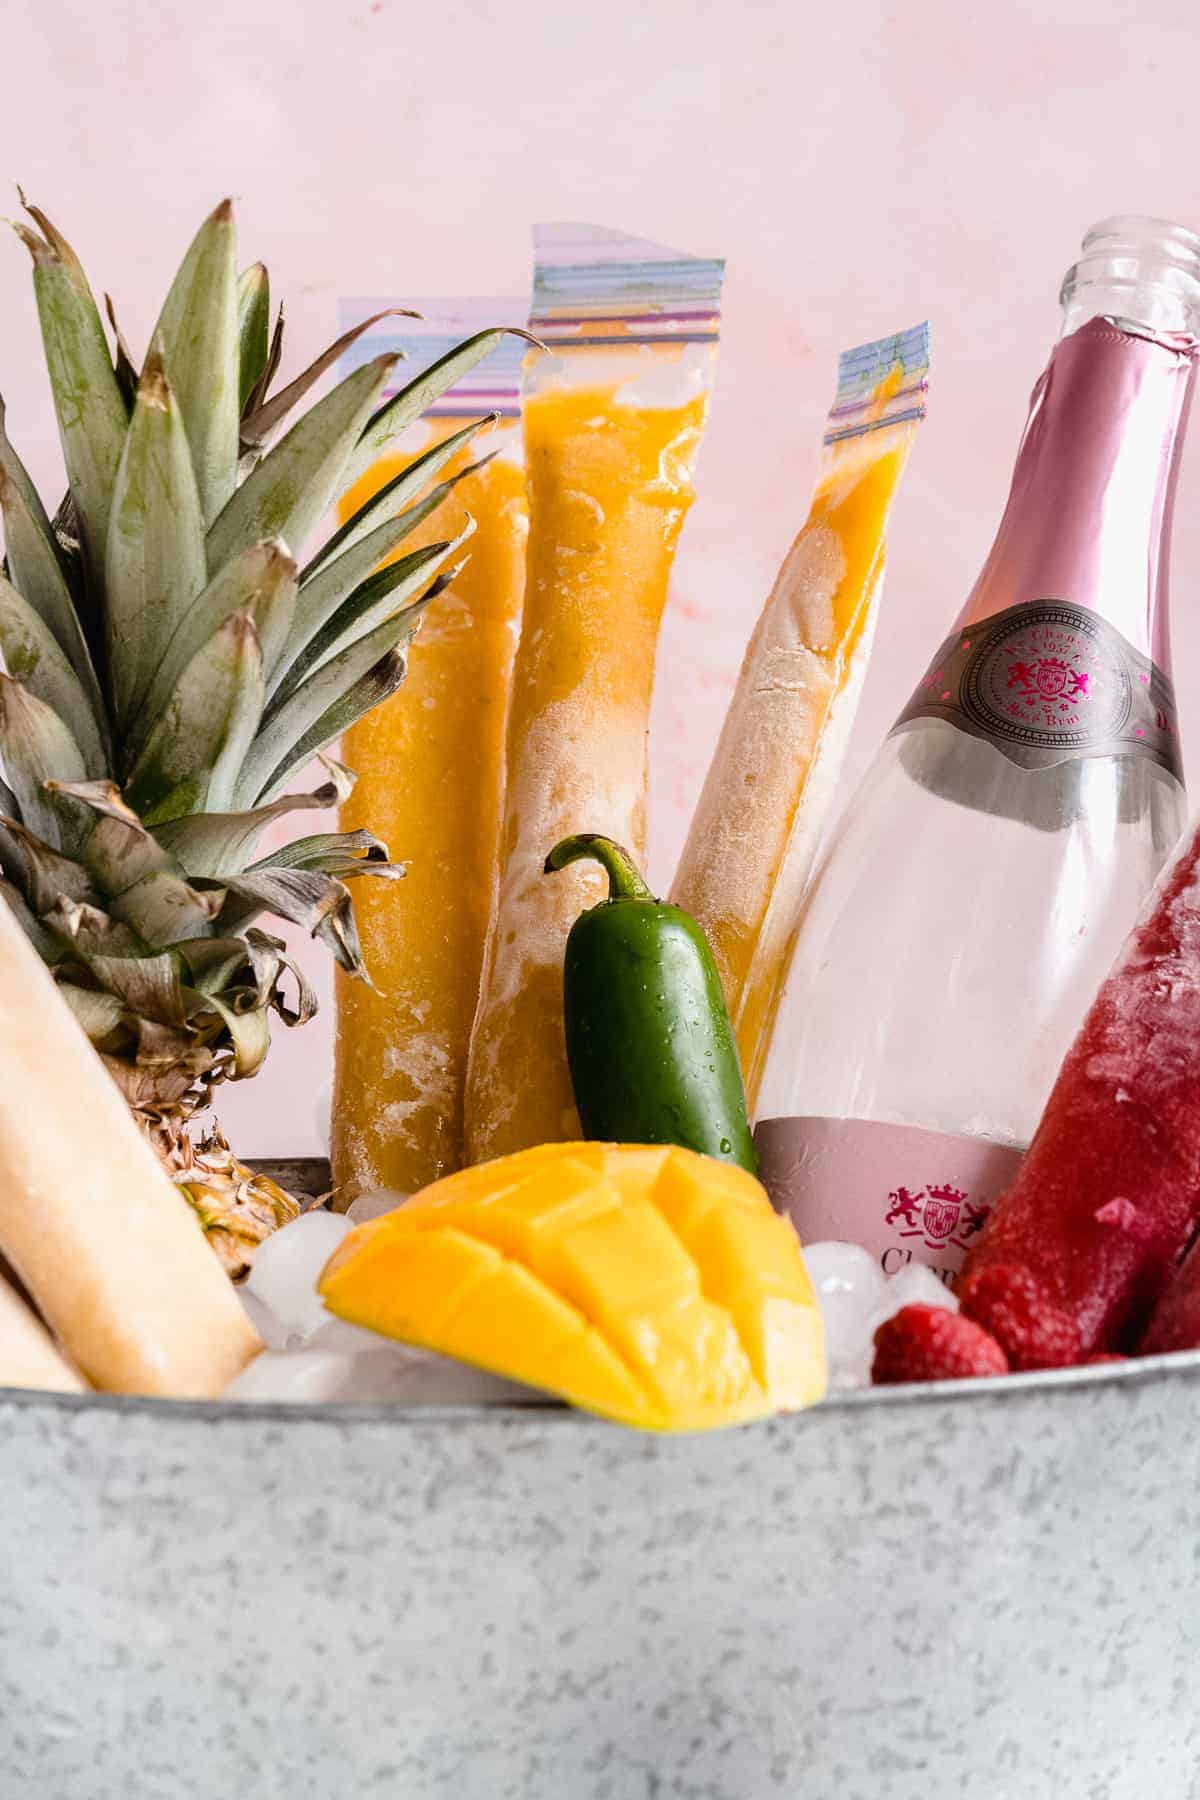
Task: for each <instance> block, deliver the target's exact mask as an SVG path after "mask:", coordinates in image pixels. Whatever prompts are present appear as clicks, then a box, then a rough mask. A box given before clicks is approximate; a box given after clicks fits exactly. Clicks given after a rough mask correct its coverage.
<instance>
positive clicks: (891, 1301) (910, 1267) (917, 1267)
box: [877, 1262, 958, 1325]
mask: <svg viewBox="0 0 1200 1800" xmlns="http://www.w3.org/2000/svg"><path fill="white" fill-rule="evenodd" d="M883 1305H884V1306H885V1307H886V1311H884V1312H881V1314H880V1317H879V1319H878V1321H877V1322H878V1324H880V1325H882V1323H883V1321H884V1319H890V1318H891V1317H892V1314H893V1313H898V1312H899V1311H900V1308H901V1307H902V1306H944V1307H946V1308H948V1310H949V1311H950V1312H957V1311H958V1301H957V1300H956V1299H955V1297H954V1295H953V1293H952V1292H951V1290H950V1289H949V1288H948V1287H947V1286H946V1283H945V1282H944V1281H943V1280H942V1279H941V1277H940V1276H939V1275H938V1274H937V1273H936V1272H935V1271H934V1270H933V1269H931V1268H929V1266H928V1265H927V1264H926V1263H920V1262H910V1263H905V1265H904V1267H903V1268H902V1269H897V1271H896V1273H895V1274H894V1275H893V1276H892V1278H891V1280H890V1281H889V1282H888V1284H887V1287H886V1289H885V1290H884V1300H883Z"/></svg>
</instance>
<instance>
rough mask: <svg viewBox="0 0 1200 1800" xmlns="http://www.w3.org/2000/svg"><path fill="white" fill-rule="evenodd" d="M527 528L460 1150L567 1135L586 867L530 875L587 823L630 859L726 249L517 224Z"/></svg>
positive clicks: (642, 809)
mask: <svg viewBox="0 0 1200 1800" xmlns="http://www.w3.org/2000/svg"><path fill="white" fill-rule="evenodd" d="M534 243H535V249H536V257H535V265H534V299H533V310H532V313H531V315H530V320H529V323H530V328H531V329H532V331H533V332H534V334H535V335H536V337H537V338H538V339H540V340H541V341H542V342H543V343H545V344H546V345H548V346H549V348H550V350H551V352H552V354H551V355H549V356H535V357H531V358H529V359H527V362H526V371H525V384H524V389H523V399H522V412H523V417H524V426H525V469H526V489H527V494H528V500H529V541H528V547H527V551H526V559H525V596H524V607H523V614H522V624H521V638H520V643H519V645H518V648H517V655H516V661H515V663H514V666H513V675H512V687H511V696H510V704H509V712H508V726H507V732H506V739H505V800H504V812H503V819H502V824H501V832H500V855H499V878H498V884H497V891H496V898H495V903H494V905H493V909H492V916H491V923H490V929H489V933H488V944H487V953H486V957H485V962H484V970H483V977H482V980H481V983H480V993H479V1008H478V1011H477V1013H476V1015H475V1024H474V1028H473V1031H472V1035H471V1052H470V1059H469V1062H468V1066H467V1088H466V1106H465V1119H466V1152H467V1161H468V1162H470V1163H477V1162H483V1161H486V1160H487V1159H489V1158H491V1157H497V1156H503V1155H506V1154H508V1153H510V1152H513V1151H517V1150H523V1149H525V1148H526V1147H528V1146H530V1145H534V1144H542V1143H547V1142H553V1141H561V1140H563V1139H569V1138H573V1137H576V1136H578V1133H579V1120H578V1117H577V1114H576V1111H575V1102H574V1096H573V1094H572V1091H571V1078H570V1072H569V1070H568V1067H567V1055H566V1039H565V1033H564V1030H563V1005H562V966H563V951H564V949H565V946H566V940H567V934H568V932H569V930H570V928H571V926H572V924H573V923H574V921H575V919H576V917H577V916H578V914H579V913H580V912H581V911H582V910H583V908H584V907H585V906H587V905H589V904H590V903H591V902H593V901H595V900H598V899H600V898H601V897H602V891H603V887H604V881H603V877H601V876H599V875H598V872H597V871H596V870H594V869H590V868H585V867H583V866H578V867H575V868H572V869H569V870H568V871H566V873H564V874H561V875H555V876H554V877H553V879H547V877H546V875H545V874H544V873H543V866H544V863H545V859H546V857H547V855H548V854H549V852H550V851H551V850H552V849H553V848H554V845H555V844H556V843H557V842H558V841H559V840H560V839H561V838H563V837H568V836H570V835H571V834H572V833H574V832H579V831H592V832H601V833H603V834H604V835H605V836H607V837H613V838H615V839H616V840H617V841H618V842H619V843H623V844H625V845H627V846H628V847H629V848H630V849H631V850H632V851H633V852H634V854H635V855H636V856H641V854H642V852H643V849H644V844H645V832H646V786H647V764H646V738H647V733H648V727H649V714H650V700H651V693H652V690H653V684H654V662H655V653H656V649H657V642H658V631H659V626H660V623H661V620H662V613H663V608H664V605H665V604H666V599H667V590H668V585H669V581H670V575H671V569H672V565H673V562H674V556H675V549H676V545H677V543H678V539H679V533H680V531H681V529H682V527H683V521H684V518H685V517H686V514H687V510H688V507H689V506H690V504H691V501H692V498H693V474H694V470H695V463H696V457H697V454H698V452H699V448H700V442H701V439H702V437H703V434H704V426H705V422H706V419H707V413H708V400H709V394H710V392H711V389H712V383H713V374H714V366H715V360H716V347H717V339H718V333H719V325H720V298H721V283H722V280H723V274H724V265H723V264H722V263H721V262H720V261H719V260H717V259H715V258H705V257H696V256H687V255H683V254H682V253H680V252H678V251H675V250H669V249H666V248H665V247H664V246H662V245H658V244H650V243H645V242H643V241H642V240H640V239H636V238H631V237H628V236H626V235H625V234H624V233H622V232H617V231H611V230H608V229H606V228H604V227H601V226H595V225H583V224H579V225H545V226H538V227H537V228H536V229H535V233H534Z"/></svg>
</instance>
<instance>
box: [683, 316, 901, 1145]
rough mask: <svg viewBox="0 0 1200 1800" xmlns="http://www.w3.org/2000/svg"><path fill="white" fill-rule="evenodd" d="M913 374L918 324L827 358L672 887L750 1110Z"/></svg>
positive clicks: (827, 790) (850, 699)
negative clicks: (811, 427)
mask: <svg viewBox="0 0 1200 1800" xmlns="http://www.w3.org/2000/svg"><path fill="white" fill-rule="evenodd" d="M928 365H929V336H928V327H927V326H918V327H917V328H916V329H915V330H913V331H910V332H906V333H904V334H903V335H902V336H900V337H896V338H885V339H883V340H881V341H880V342H878V343H874V344H866V345H863V346H861V347H860V348H858V349H856V350H851V351H848V352H846V354H845V355H843V357H842V359H841V363H840V365H839V375H838V391H837V397H836V399H835V401H834V405H833V409H832V411H831V413H830V418H829V425H828V429H827V431H826V436H825V456H824V460H823V463H822V468H821V473H820V477H819V480H818V483H817V489H816V493H815V494H814V496H813V501H812V506H811V508H810V510H809V515H808V519H807V521H806V523H805V525H804V527H803V529H802V530H801V532H800V534H799V536H798V537H797V538H796V541H795V542H794V543H793V545H792V547H791V549H790V550H789V551H788V554H787V557H786V558H785V560H784V564H783V567H782V569H781V570H780V572H779V576H778V579H777V580H776V582H775V586H774V587H773V588H772V590H771V594H770V596H769V598H768V600H767V603H766V606H765V607H764V609H763V612H762V615H761V617H760V619H759V621H758V625H757V626H756V628H755V631H754V635H753V637H752V638H751V640H750V646H749V648H748V650H747V651H746V656H745V660H744V662H743V664H742V670H741V674H740V676H739V678H738V684H737V687H736V689H735V691H734V695H733V699H732V701H731V702H730V706H729V711H728V713H727V715H726V718H725V724H724V727H723V729H722V732H721V737H720V741H719V743H718V745H717V749H716V753H715V755H714V757H713V761H712V764H711V766H710V768H709V771H708V776H707V779H706V781H705V783H704V790H703V793H702V794H701V797H700V803H699V805H698V807H697V809H696V814H695V817H694V818H693V820H692V826H691V830H690V831H689V833H688V838H687V842H686V844H685V845H684V850H683V855H682V857H681V859H680V864H679V869H678V872H677V874H676V877H675V883H674V886H673V888H672V890H671V898H672V900H673V901H674V902H675V904H676V905H678V906H682V907H684V908H685V909H686V910H687V911H688V912H690V913H692V914H693V915H694V916H695V917H696V918H697V919H698V920H699V921H700V923H701V925H702V926H703V927H704V929H705V931H706V933H707V934H708V939H709V942H710V943H711V945H712V949H713V955H714V956H715V958H716V962H717V967H718V969H719V970H720V972H721V980H722V982H723V984H724V988H725V998H726V1001H727V1003H728V1006H729V1015H730V1018H731V1020H732V1021H733V1026H734V1030H735V1032H736V1034H737V1040H738V1049H739V1052H740V1054H741V1058H742V1069H743V1073H744V1075H745V1079H746V1094H747V1098H748V1100H749V1102H750V1106H751V1109H752V1110H753V1106H754V1101H755V1097H756V1095H757V1091H758V1083H759V1080H760V1077H761V1074H762V1064H763V1061H764V1059H765V1056H766V1049H767V1045H768V1043H769V1041H770V1035H771V1024H772V1021H773V1018H774V1013H775V1008H776V1005H777V1004H778V999H779V990H780V983H781V981H782V978H783V975H784V972H785V970H786V967H787V963H788V958H789V955H790V950H791V944H792V939H793V937H794V934H795V929H796V920H797V917H798V912H799V905H800V899H801V896H802V894H803V891H804V887H805V884H806V883H807V880H808V877H809V874H810V873H811V870H812V865H813V860H814V858H815V856H816V852H817V847H818V844H819V841H820V837H821V833H822V830H823V828H824V825H825V823H826V820H827V818H828V813H829V807H830V802H831V799H832V795H833V790H834V788H835V786H836V782H837V777H838V773H839V771H840V768H841V763H842V756H843V753H844V750H845V744H846V739H847V737H848V736H849V731H850V727H851V725H852V724H853V720H854V714H855V711H856V710H857V706H858V697H859V691H860V689H861V686H862V679H863V676H864V674H865V672H866V665H867V658H868V655H869V653H870V648H871V640H872V637H873V635H874V629H875V620H876V606H877V601H878V598H879V594H880V590H881V587H882V581H883V568H884V553H885V545H886V538H887V524H888V517H889V514H890V511H891V505H892V501H893V499H894V497H895V493H896V489H897V486H898V485H899V481H900V477H901V475H902V474H903V472H904V466H905V464H906V462H907V461H908V455H909V451H910V450H911V448H912V443H913V438H914V436H915V434H916V428H917V424H918V422H919V421H920V419H921V418H922V417H923V416H924V389H925V378H926V373H927V370H928Z"/></svg>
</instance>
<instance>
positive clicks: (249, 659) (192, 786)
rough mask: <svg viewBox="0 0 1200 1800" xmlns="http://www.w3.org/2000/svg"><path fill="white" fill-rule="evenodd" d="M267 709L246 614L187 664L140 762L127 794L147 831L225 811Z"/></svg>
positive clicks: (251, 626) (254, 639) (257, 651)
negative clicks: (194, 815)
mask: <svg viewBox="0 0 1200 1800" xmlns="http://www.w3.org/2000/svg"><path fill="white" fill-rule="evenodd" d="M262 705H263V678H262V652H261V650H260V648H259V643H258V633H257V632H256V631H255V629H254V621H253V619H252V618H251V616H250V613H249V610H248V609H247V610H245V611H243V612H239V613H234V614H233V616H232V617H231V618H228V619H226V620H225V622H224V624H223V625H221V626H219V627H218V629H217V630H216V631H215V632H214V633H213V634H212V636H211V638H210V639H209V640H208V642H207V644H205V645H204V647H203V649H201V650H200V651H198V652H197V654H196V655H195V656H194V657H193V658H192V660H191V662H190V663H188V665H187V667H186V669H185V670H184V672H183V674H182V675H181V676H180V678H179V680H178V682H177V683H176V685H175V689H174V691H173V692H172V694H171V698H170V699H169V700H168V702H167V704H166V706H165V707H164V709H163V711H162V712H161V713H160V714H159V717H158V719H157V721H156V723H155V725H154V728H153V730H152V731H151V733H150V736H149V738H148V739H147V741H146V747H145V749H144V750H143V751H142V753H141V755H140V756H139V758H138V760H137V764H136V766H135V767H134V770H133V773H132V775H131V776H130V778H129V783H128V787H127V789H126V793H127V795H128V799H129V804H130V805H131V806H132V807H133V809H134V811H135V812H137V813H138V814H139V815H140V817H141V818H142V819H143V820H144V821H145V823H146V824H147V825H149V826H151V827H153V826H155V825H157V824H159V823H160V822H161V821H163V820H168V819H179V818H183V817H184V816H185V815H186V814H188V813H194V812H203V811H205V810H206V809H207V810H208V811H211V812H220V811H223V810H224V809H225V807H226V806H227V805H228V804H229V799H230V795H231V792H232V788H233V784H234V781H235V778H236V776H237V772H238V770H239V768H240V767H241V763H242V758H243V756H244V754H245V752H246V750H247V749H248V748H249V746H250V743H251V741H252V739H253V737H254V734H255V731H256V730H257V728H258V724H259V720H260V718H261V716H262Z"/></svg>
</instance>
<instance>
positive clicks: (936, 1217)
mask: <svg viewBox="0 0 1200 1800" xmlns="http://www.w3.org/2000/svg"><path fill="white" fill-rule="evenodd" d="M991 1210H992V1209H991V1206H990V1205H983V1206H974V1205H972V1203H971V1200H970V1198H969V1196H968V1194H967V1192H966V1190H965V1189H964V1188H960V1187H955V1185H954V1183H953V1182H952V1181H944V1182H932V1183H931V1184H930V1185H929V1186H928V1187H923V1188H917V1189H915V1190H914V1189H912V1188H907V1187H897V1188H893V1189H892V1191H891V1192H890V1193H889V1194H888V1205H887V1211H886V1212H885V1214H884V1218H883V1222H884V1224H885V1225H890V1226H891V1227H892V1228H893V1230H894V1231H895V1232H896V1234H897V1236H899V1237H901V1238H921V1239H922V1240H923V1242H924V1244H925V1247H926V1249H929V1250H944V1249H945V1248H946V1246H947V1245H948V1244H952V1245H953V1246H954V1248H955V1249H956V1250H965V1249H967V1247H968V1245H969V1244H970V1241H971V1239H972V1238H973V1237H976V1236H978V1234H979V1233H980V1232H981V1231H982V1230H983V1228H984V1226H985V1225H986V1224H987V1220H988V1215H989V1213H990V1212H991Z"/></svg>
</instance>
